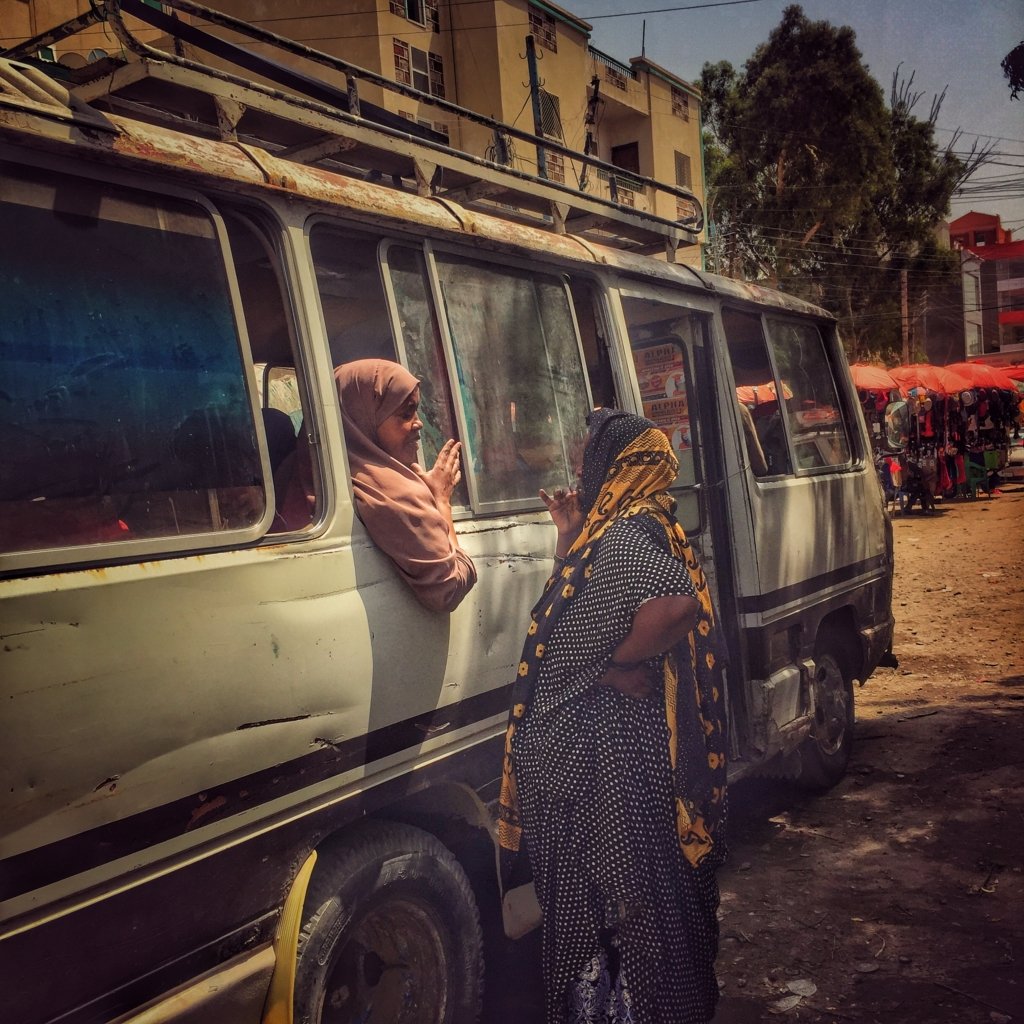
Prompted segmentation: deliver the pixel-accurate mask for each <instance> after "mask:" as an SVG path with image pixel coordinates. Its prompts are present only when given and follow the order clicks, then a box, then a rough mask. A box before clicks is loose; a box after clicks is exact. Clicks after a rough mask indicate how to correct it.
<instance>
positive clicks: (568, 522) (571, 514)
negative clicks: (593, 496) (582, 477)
mask: <svg viewBox="0 0 1024 1024" xmlns="http://www.w3.org/2000/svg"><path fill="white" fill-rule="evenodd" d="M540 498H541V501H543V502H544V504H545V505H547V507H548V512H549V513H550V514H551V520H552V522H554V524H555V526H556V527H557V529H558V535H559V537H564V538H568V539H570V540H575V539H576V538H577V536H579V532H580V530H581V529H582V528H583V509H581V508H580V495H579V491H577V490H575V489H574V488H566V487H559V488H557V489H556V490H555V492H554V494H548V492H547V491H545V490H544V489H543V488H541V491H540Z"/></svg>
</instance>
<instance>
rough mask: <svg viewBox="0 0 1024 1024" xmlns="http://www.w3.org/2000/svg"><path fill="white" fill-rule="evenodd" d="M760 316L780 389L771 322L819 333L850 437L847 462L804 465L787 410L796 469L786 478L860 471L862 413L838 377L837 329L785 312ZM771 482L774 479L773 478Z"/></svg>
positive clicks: (788, 438) (786, 425)
mask: <svg viewBox="0 0 1024 1024" xmlns="http://www.w3.org/2000/svg"><path fill="white" fill-rule="evenodd" d="M760 313H761V329H762V331H763V332H764V337H765V339H766V341H767V347H768V358H769V360H770V361H771V366H772V373H773V374H774V379H775V387H776V389H778V388H779V387H780V386H781V384H782V381H781V368H780V365H779V358H778V354H777V352H776V342H775V339H774V337H773V334H772V331H771V321H772V320H776V321H779V322H780V323H782V324H791V325H796V326H800V327H810V328H812V329H813V330H814V331H816V332H817V334H818V338H819V340H820V341H821V351H822V355H823V356H824V359H825V366H826V368H827V369H828V373H829V379H830V380H831V381H832V385H833V387H834V389H835V397H836V402H837V404H838V409H837V410H836V411H837V412H838V414H839V422H840V425H841V429H842V432H843V434H844V436H845V437H846V446H847V450H848V453H849V454H848V457H847V459H846V460H845V461H844V462H839V463H829V464H826V465H824V466H802V465H800V461H799V459H798V458H797V449H796V437H795V435H794V432H793V427H792V415H793V414H792V413H790V412H789V410H788V409H787V415H785V416H783V417H782V427H783V432H784V434H785V437H786V444H787V445H788V447H789V457H790V463H791V465H792V469H791V470H790V472H789V473H785V474H782V476H783V477H784V478H785V477H798V478H800V477H802V478H806V477H817V476H835V475H837V474H843V473H850V472H853V471H854V470H856V469H858V468H859V467H860V466H861V465H862V464H863V462H864V452H863V449H862V448H861V443H860V431H859V430H858V429H856V423H857V417H858V416H859V415H860V413H859V411H858V412H857V413H856V415H855V414H854V413H853V411H852V409H851V407H850V400H849V396H848V395H847V392H846V388H845V386H844V383H843V375H842V374H837V373H836V368H837V366H836V359H835V346H834V344H833V341H834V334H835V329H834V328H833V329H832V330H831V331H829V330H826V329H823V328H824V327H825V325H824V323H823V322H822V321H819V320H816V319H813V318H805V317H798V316H793V315H792V314H790V313H788V312H787V311H785V310H776V309H773V310H766V309H761V310H760ZM777 393H778V390H777ZM768 479H771V478H770V477H769V478H768Z"/></svg>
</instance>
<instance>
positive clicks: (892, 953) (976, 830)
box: [715, 485, 1024, 1024]
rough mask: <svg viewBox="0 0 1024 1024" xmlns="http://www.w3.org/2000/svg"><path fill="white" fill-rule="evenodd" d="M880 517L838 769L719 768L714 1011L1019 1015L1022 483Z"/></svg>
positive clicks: (874, 1017) (817, 1015)
mask: <svg viewBox="0 0 1024 1024" xmlns="http://www.w3.org/2000/svg"><path fill="white" fill-rule="evenodd" d="M940 507H941V506H940ZM893 525H894V534H895V543H896V580H895V595H894V610H895V614H896V620H897V621H896V641H895V651H896V654H897V656H898V657H899V658H900V667H899V668H898V669H879V670H878V671H877V672H876V673H875V675H874V676H873V677H872V678H871V679H870V680H869V681H868V683H867V685H866V686H864V687H863V688H861V689H859V690H858V691H857V702H858V703H857V730H856V745H855V747H854V755H853V761H852V764H851V768H850V771H849V773H848V774H847V777H846V778H845V779H844V780H843V782H841V783H840V785H839V786H837V787H836V788H835V789H834V790H832V792H830V793H829V794H827V795H825V796H819V797H814V798H809V797H807V796H804V795H800V794H795V793H793V792H792V791H787V790H785V789H783V788H780V787H778V786H775V787H770V786H767V785H765V784H762V783H759V782H752V783H749V784H748V785H746V786H744V785H742V784H741V785H738V786H736V787H734V790H733V793H734V797H735V799H734V802H733V806H734V808H735V810H736V814H735V815H734V817H733V829H732V836H731V838H732V856H731V859H730V863H729V865H728V867H727V868H726V870H724V871H723V873H722V876H721V882H722V893H723V911H724V914H723V918H722V936H723V942H722V948H721V956H720V960H719V967H720V977H721V979H722V980H723V983H724V984H723V989H722V994H723V997H724V998H723V1001H722V1004H721V1008H720V1010H719V1013H718V1015H717V1016H716V1018H715V1024H748V1022H749V1024H753V1022H755V1021H776V1022H778V1021H783V1020H790V1021H794V1022H795V1021H801V1022H819V1021H820V1022H833V1021H834V1022H835V1024H843V1022H846V1021H858V1022H863V1024H874V1022H888V1021H893V1022H895V1021H899V1022H901V1024H947V1022H948V1024H974V1022H986V1024H993V1022H996V1024H999V1022H1005V1021H1006V1020H1008V1019H1011V1018H1012V1019H1013V1020H1015V1021H1024V724H1022V720H1021V715H1022V714H1024V487H1020V486H1016V485H1014V486H1007V487H1005V488H1004V489H1003V492H1002V494H1001V496H998V497H995V498H992V499H984V498H983V499H980V500H977V501H973V502H947V503H946V505H945V507H944V508H942V511H941V513H940V514H939V515H936V516H934V517H924V516H915V515H909V516H903V517H900V516H897V517H896V518H895V520H894V524H893ZM799 981H805V982H810V983H811V985H813V986H815V987H816V991H815V992H814V993H813V995H809V996H805V997H802V998H800V999H799V1001H798V1002H797V1001H796V995H797V993H794V992H793V991H792V990H791V988H790V985H789V983H791V982H799ZM792 987H793V988H796V989H797V990H798V991H800V990H805V991H809V990H810V986H807V987H806V988H805V987H804V986H802V985H799V984H797V985H794V986H792ZM790 1003H795V1005H793V1006H792V1007H791V1008H789V1009H784V1007H786V1006H788V1005H789V1004H790Z"/></svg>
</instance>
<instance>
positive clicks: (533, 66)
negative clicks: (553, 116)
mask: <svg viewBox="0 0 1024 1024" xmlns="http://www.w3.org/2000/svg"><path fill="white" fill-rule="evenodd" d="M526 67H527V70H528V71H529V74H530V100H531V101H532V103H533V134H534V135H538V136H540V135H543V134H544V118H543V117H542V116H541V111H540V80H539V79H538V77H537V48H536V44H535V43H534V41H533V36H532V35H529V36H527V37H526ZM537 173H538V174H539V175H540V176H541V177H542V178H546V177H547V176H548V159H547V150H545V148H544V147H543V146H542V145H540V144H539V143H538V144H537Z"/></svg>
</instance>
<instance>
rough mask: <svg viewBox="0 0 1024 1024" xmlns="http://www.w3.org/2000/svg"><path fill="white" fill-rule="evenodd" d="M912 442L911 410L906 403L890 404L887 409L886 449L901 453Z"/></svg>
mask: <svg viewBox="0 0 1024 1024" xmlns="http://www.w3.org/2000/svg"><path fill="white" fill-rule="evenodd" d="M909 440H910V409H909V407H908V406H907V403H906V402H903V401H900V402H890V403H889V404H888V405H887V406H886V407H885V447H886V448H887V449H888V450H889V451H891V452H901V451H903V450H904V449H905V448H906V447H907V442H908V441H909Z"/></svg>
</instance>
